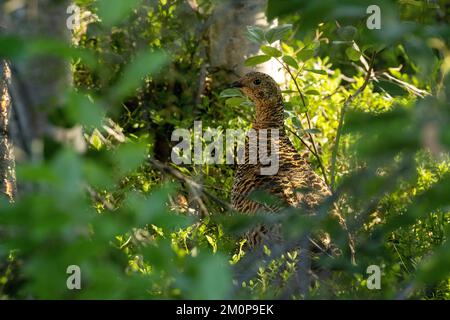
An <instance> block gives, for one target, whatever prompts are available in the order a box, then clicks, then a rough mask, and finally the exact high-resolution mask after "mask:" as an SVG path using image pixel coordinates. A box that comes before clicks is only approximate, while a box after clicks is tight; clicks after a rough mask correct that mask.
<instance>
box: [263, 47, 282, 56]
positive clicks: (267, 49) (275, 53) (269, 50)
mask: <svg viewBox="0 0 450 320" xmlns="http://www.w3.org/2000/svg"><path fill="white" fill-rule="evenodd" d="M261 51H262V52H264V53H265V54H267V55H268V56H271V57H276V58H278V57H281V56H282V55H283V54H282V53H281V51H280V50H278V49H276V48H274V47H270V46H262V47H261Z"/></svg>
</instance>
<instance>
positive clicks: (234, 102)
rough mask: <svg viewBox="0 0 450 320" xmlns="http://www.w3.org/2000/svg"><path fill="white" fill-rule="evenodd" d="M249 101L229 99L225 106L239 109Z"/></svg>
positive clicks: (239, 98)
mask: <svg viewBox="0 0 450 320" xmlns="http://www.w3.org/2000/svg"><path fill="white" fill-rule="evenodd" d="M246 101H247V100H246V99H245V98H242V97H232V98H229V99H227V101H226V102H225V104H226V105H227V106H229V107H237V106H240V105H241V104H242V103H244V102H246Z"/></svg>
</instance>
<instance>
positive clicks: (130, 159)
mask: <svg viewBox="0 0 450 320" xmlns="http://www.w3.org/2000/svg"><path fill="white" fill-rule="evenodd" d="M146 154H147V146H146V145H145V144H144V143H142V142H141V143H131V142H128V143H123V144H121V145H120V146H119V147H118V148H117V150H115V153H114V160H115V161H116V163H117V165H118V170H119V171H120V173H126V172H130V171H133V170H135V169H137V168H138V167H139V166H140V165H141V164H142V163H143V162H144V160H145V158H146Z"/></svg>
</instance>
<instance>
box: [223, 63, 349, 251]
mask: <svg viewBox="0 0 450 320" xmlns="http://www.w3.org/2000/svg"><path fill="white" fill-rule="evenodd" d="M233 86H234V87H238V88H240V89H241V90H242V91H243V92H244V93H245V94H246V95H247V96H248V97H249V98H250V99H251V100H252V101H253V102H254V104H255V108H256V115H255V119H254V122H253V128H254V129H255V130H256V131H259V130H261V129H279V170H278V173H276V174H275V175H261V172H260V168H261V164H260V163H257V164H249V161H248V160H249V158H248V154H249V151H250V152H255V151H256V150H252V147H253V148H255V146H253V145H249V143H248V141H247V143H246V152H245V163H244V164H241V165H238V166H237V170H236V172H235V176H234V181H233V188H232V192H231V202H232V205H233V207H234V208H235V209H236V210H237V211H239V212H243V213H247V214H254V213H257V212H258V211H266V212H267V207H266V206H265V205H263V204H261V203H258V202H255V201H252V200H251V199H249V195H250V194H251V193H252V192H253V191H255V190H264V191H267V192H269V193H270V194H273V195H275V196H276V197H278V198H279V199H280V200H282V201H283V202H284V203H285V204H286V205H287V206H293V207H303V208H306V209H307V210H308V209H309V210H310V211H311V212H312V211H313V209H314V208H316V207H317V206H318V205H319V204H320V203H321V202H322V201H323V200H324V199H325V198H326V197H328V196H329V195H331V192H330V189H329V188H328V186H327V185H326V183H325V182H324V181H323V179H322V178H321V177H320V176H319V175H317V174H316V173H315V172H314V170H312V168H311V167H310V165H309V164H308V162H307V160H306V159H304V158H303V157H302V156H301V155H300V154H299V153H298V152H297V150H296V149H295V148H294V146H293V145H292V143H291V141H290V140H289V138H288V136H287V134H286V131H285V128H284V107H283V99H282V95H281V90H280V88H279V87H278V85H277V83H276V82H275V81H274V80H273V79H272V78H271V77H270V76H268V75H267V74H264V73H260V72H251V73H248V74H247V75H245V76H244V77H243V78H241V79H240V80H239V81H237V82H235V83H234V84H233ZM269 139H270V137H269ZM260 143H266V141H261V140H259V141H258V144H260ZM249 148H250V150H249ZM268 148H269V149H270V147H268ZM279 209H280V208H279V207H273V208H271V210H272V211H274V212H276V211H278V210H279ZM332 214H333V215H334V216H336V217H337V219H338V220H339V222H340V224H341V225H342V226H343V227H344V228H345V221H344V219H343V218H342V217H341V216H340V214H339V213H338V212H337V210H333V212H332ZM268 229H269V228H268V227H267V226H261V227H259V228H256V229H255V230H252V231H251V232H249V234H248V235H247V236H246V238H247V242H248V244H249V245H250V246H251V247H253V246H256V245H258V244H260V243H261V242H263V241H264V240H265V239H267V238H271V237H273V232H271V231H269V230H268ZM272 231H273V230H272ZM321 238H322V239H321V240H322V241H321V243H322V245H323V246H326V247H329V245H330V241H329V237H328V236H323V237H321ZM326 249H328V248H326Z"/></svg>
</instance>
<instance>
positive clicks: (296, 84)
mask: <svg viewBox="0 0 450 320" xmlns="http://www.w3.org/2000/svg"><path fill="white" fill-rule="evenodd" d="M277 61H278V62H279V63H280V64H281V65H282V66H283V68H284V69H285V70H286V71H287V72H288V73H289V75H290V76H291V78H292V80H293V81H294V85H295V87H296V88H297V92H298V93H299V95H300V99H301V100H302V103H303V107H304V108H306V102H305V96H304V95H303V92H302V90H301V89H300V86H299V84H298V82H297V77H296V76H294V75H293V74H292V71H291V68H290V67H289V66H288V65H287V64H284V63H282V62H281V61H280V60H278V59H277ZM305 116H306V120H307V122H308V128H309V129H312V126H311V118H310V117H309V114H308V110H305ZM307 134H308V137H309V139H310V140H311V144H312V147H313V149H314V152H313V154H314V156H315V157H316V158H317V161H318V162H319V164H320V167H321V168H323V165H322V161H321V159H320V157H319V152H318V151H317V147H316V143H315V141H314V137H313V135H312V134H311V133H310V132H308V133H307ZM308 149H309V148H308ZM322 174H323V178H324V180H325V183H326V184H327V185H328V186H329V182H328V178H327V175H326V174H325V170H324V169H323V170H322Z"/></svg>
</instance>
